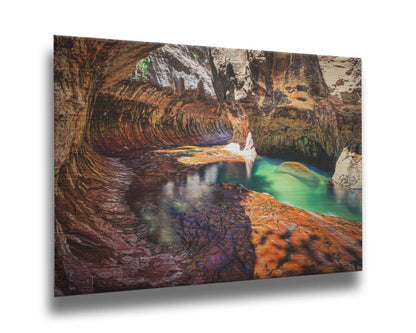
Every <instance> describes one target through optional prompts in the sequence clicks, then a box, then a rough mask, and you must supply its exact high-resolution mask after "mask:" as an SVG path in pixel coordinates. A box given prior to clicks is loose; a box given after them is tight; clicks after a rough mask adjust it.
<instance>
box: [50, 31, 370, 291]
mask: <svg viewBox="0 0 416 333" xmlns="http://www.w3.org/2000/svg"><path fill="white" fill-rule="evenodd" d="M54 93H55V104H54V107H55V295H56V296H63V295H74V294H87V293H99V292H108V291H120V290H130V289H141V288H158V287H171V286H180V285H195V284H203V283H215V282H226V281H236V280H251V279H264V278H273V277H287V276H295V275H305V274H320V273H333V272H344V271H357V270H361V269H362V260H361V258H362V253H361V248H362V233H361V230H362V228H361V219H362V218H361V217H362V204H361V191H362V181H361V61H360V59H358V58H343V57H333V56H317V55H306V54H295V53H279V52H268V51H255V50H238V49H226V48H217V47H200V46H187V45H171V44H159V43H147V42H146V43H143V42H130V41H117V40H104V39H93V38H79V37H63V36H55V37H54Z"/></svg>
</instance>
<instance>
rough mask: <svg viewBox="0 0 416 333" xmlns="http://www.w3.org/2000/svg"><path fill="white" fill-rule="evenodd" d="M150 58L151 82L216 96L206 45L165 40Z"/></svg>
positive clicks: (180, 91) (175, 88) (202, 94)
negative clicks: (172, 42)
mask: <svg viewBox="0 0 416 333" xmlns="http://www.w3.org/2000/svg"><path fill="white" fill-rule="evenodd" d="M149 58H150V63H149V68H148V71H149V74H148V77H149V80H150V82H151V83H153V84H155V85H158V86H160V87H170V88H172V89H173V90H174V91H177V92H179V93H183V92H185V91H188V90H195V91H197V90H198V94H199V95H200V96H205V95H207V96H210V97H215V91H214V87H213V84H212V79H211V68H210V65H209V62H208V49H207V48H206V47H198V46H187V45H171V44H167V45H164V46H162V47H161V48H159V49H158V50H156V51H154V52H152V54H151V55H150V57H149Z"/></svg>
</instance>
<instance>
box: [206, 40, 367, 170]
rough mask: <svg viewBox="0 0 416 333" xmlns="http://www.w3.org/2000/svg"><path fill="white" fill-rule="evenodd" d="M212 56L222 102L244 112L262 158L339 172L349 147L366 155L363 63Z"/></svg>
mask: <svg viewBox="0 0 416 333" xmlns="http://www.w3.org/2000/svg"><path fill="white" fill-rule="evenodd" d="M209 55H210V62H211V70H212V76H213V81H214V89H215V91H216V94H217V97H218V99H219V100H220V101H224V102H225V103H228V104H230V105H233V106H234V107H235V105H238V106H239V107H240V108H241V109H242V112H241V114H243V115H244V116H246V117H248V122H249V131H251V133H252V135H253V139H254V143H255V146H256V149H257V151H258V153H259V154H260V155H269V156H273V157H279V158H283V159H292V160H298V161H304V162H308V163H310V164H313V165H316V166H318V167H320V168H322V169H324V170H328V171H333V170H334V167H335V162H336V160H337V159H338V157H339V155H340V154H341V151H342V149H343V148H344V147H349V149H351V150H352V151H354V152H357V153H360V152H361V80H360V77H361V62H360V59H353V58H341V60H339V59H338V58H334V57H318V56H315V55H303V54H292V53H290V54H289V53H276V52H266V51H252V50H230V49H219V48H210V52H209ZM231 59H232V60H231ZM340 77H343V78H344V81H341V80H340ZM346 77H348V78H349V79H346ZM334 80H335V82H334ZM326 82H329V85H330V86H328V85H327V83H326ZM341 86H342V87H343V88H342V89H341V88H340V87H341Z"/></svg>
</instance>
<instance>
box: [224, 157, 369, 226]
mask: <svg viewBox="0 0 416 333" xmlns="http://www.w3.org/2000/svg"><path fill="white" fill-rule="evenodd" d="M284 162H287V161H283V160H279V159H273V158H267V157H261V158H257V159H256V160H255V161H254V163H253V165H252V167H251V166H248V165H245V164H244V163H237V162H222V163H220V165H219V173H218V180H217V181H218V182H220V183H225V184H242V185H244V186H245V187H247V188H248V189H250V190H253V191H256V192H265V193H269V194H271V195H272V196H273V197H275V198H276V199H277V200H278V201H279V202H282V203H286V204H289V205H291V206H294V207H298V208H302V209H306V210H309V211H312V212H316V213H320V214H324V215H330V216H338V217H343V218H347V219H350V220H354V221H361V220H362V202H361V201H362V200H361V195H360V194H357V193H354V192H351V191H348V190H344V189H343V188H341V187H339V186H334V185H332V184H328V182H329V181H330V179H331V175H330V174H328V173H325V172H323V171H321V170H319V169H317V168H314V167H312V166H310V165H307V164H304V165H305V166H306V167H307V168H308V169H309V171H307V172H304V173H302V172H300V173H299V172H291V170H289V171H288V170H287V168H286V169H284V168H283V166H282V167H281V168H280V169H279V166H280V165H281V164H282V163H284ZM250 169H251V170H250ZM295 171H296V170H295Z"/></svg>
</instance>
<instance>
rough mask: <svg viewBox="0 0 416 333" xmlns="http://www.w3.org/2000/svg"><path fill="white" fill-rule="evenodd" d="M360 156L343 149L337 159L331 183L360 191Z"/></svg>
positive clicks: (361, 185)
mask: <svg viewBox="0 0 416 333" xmlns="http://www.w3.org/2000/svg"><path fill="white" fill-rule="evenodd" d="M361 161H362V156H361V155H360V154H357V153H352V152H350V151H349V150H348V148H344V149H343V151H342V153H341V155H340V157H339V158H338V161H337V164H336V167H335V173H334V175H333V176H332V181H333V182H335V183H336V184H338V185H341V186H344V187H347V188H350V189H362V187H363V184H362V162H361Z"/></svg>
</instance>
